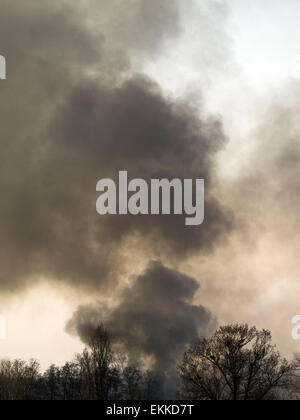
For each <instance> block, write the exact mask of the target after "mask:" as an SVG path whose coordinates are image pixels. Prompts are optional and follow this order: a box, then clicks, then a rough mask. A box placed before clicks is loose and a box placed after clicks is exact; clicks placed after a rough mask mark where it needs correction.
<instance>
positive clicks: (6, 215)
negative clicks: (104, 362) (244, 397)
mask: <svg viewBox="0 0 300 420" xmlns="http://www.w3.org/2000/svg"><path fill="white" fill-rule="evenodd" d="M179 4H180V2H179V1H178V0H162V1H161V0H153V1H152V0H151V2H150V1H148V0H132V1H126V2H125V1H120V0H113V1H111V0H109V1H108V0H101V1H99V0H98V1H97V2H94V1H92V0H91V1H88V0H86V1H85V0H82V1H74V2H70V1H63V2H61V1H53V2H51V4H50V3H49V2H47V3H46V2H41V1H37V0H27V1H26V3H25V2H24V4H23V3H22V4H20V2H16V0H2V3H1V15H0V40H1V48H2V50H1V54H4V55H5V56H6V58H7V62H8V79H7V81H5V83H4V84H2V83H1V87H0V88H1V101H0V118H1V128H0V130H1V136H0V143H1V156H0V175H1V176H0V189H1V207H0V231H1V236H0V265H1V273H0V287H1V290H2V291H7V290H12V291H15V290H16V289H23V288H24V287H32V286H34V284H35V282H36V281H37V279H38V278H40V277H42V278H46V279H48V280H49V281H50V279H53V280H55V281H60V282H63V283H66V284H68V285H71V286H73V287H76V288H81V289H83V290H93V291H94V292H96V293H97V296H99V295H102V296H107V295H110V294H111V293H112V290H113V291H115V289H116V286H117V285H118V283H119V282H121V281H122V279H123V275H125V274H126V272H125V266H127V267H128V265H130V264H131V272H132V271H133V270H132V267H133V263H131V259H132V257H134V256H135V254H137V253H139V254H140V255H141V259H142V260H143V264H144V265H145V261H149V260H151V259H157V258H158V259H159V260H161V261H163V263H164V264H166V265H168V266H173V267H174V266H175V267H176V266H177V263H178V262H180V261H182V260H184V259H185V258H187V257H189V256H191V255H193V254H194V253H196V252H199V253H201V254H207V253H209V252H210V251H212V250H213V248H214V246H216V245H217V244H219V243H220V241H223V240H226V238H227V235H228V234H229V233H230V232H231V231H232V229H233V227H234V219H233V216H232V214H231V213H230V212H229V211H228V210H227V209H226V208H225V207H224V206H223V205H222V203H221V202H220V201H218V199H217V198H216V194H215V188H216V181H217V177H216V170H215V162H216V157H217V154H218V152H219V151H220V150H221V149H222V148H223V147H224V146H225V144H226V137H225V135H224V133H223V129H222V124H221V121H220V120H219V119H218V118H214V117H207V116H203V115H201V112H200V111H199V110H198V109H194V108H193V107H192V106H191V105H189V104H187V103H184V102H183V101H181V100H175V99H174V98H173V97H171V96H170V95H167V94H166V93H164V92H163V91H162V90H161V88H160V87H159V86H158V85H157V84H156V83H155V82H153V81H151V80H150V79H149V78H148V77H147V76H145V75H142V74H139V72H137V71H136V67H135V65H136V64H137V63H138V62H142V61H143V59H144V58H145V57H147V58H148V59H149V57H151V59H153V58H154V56H155V54H161V53H162V52H163V47H165V46H166V45H167V44H168V42H170V39H174V37H176V36H177V35H178V34H179V30H180V13H179ZM119 170H127V171H128V172H129V176H130V177H131V178H134V177H138V178H144V179H147V180H149V179H151V178H162V177H167V178H205V181H206V209H205V211H206V219H205V223H204V225H202V226H200V227H195V228H193V227H186V226H185V223H184V221H185V220H184V219H185V218H184V217H181V216H176V217H158V216H157V217H151V216H149V217H144V216H143V217H132V216H126V217H125V216H122V217H118V216H117V217H113V216H112V217H102V218H101V217H100V216H98V215H97V213H96V209H95V204H96V199H97V193H96V183H97V181H98V180H99V179H100V178H106V177H112V178H115V177H116V176H117V174H118V171H119ZM132 242H134V244H135V245H134V246H133V247H132ZM173 264H174V265H173ZM140 268H141V267H139V268H136V271H135V273H136V275H137V273H139V272H140ZM197 289H198V284H197V282H196V281H195V280H193V279H190V278H188V277H185V276H183V275H182V274H180V273H179V272H176V271H172V270H170V269H167V268H164V266H163V265H160V264H158V263H157V264H153V265H151V266H150V268H149V269H148V271H146V272H145V273H144V274H143V275H141V276H140V277H137V278H136V279H135V281H134V282H133V285H132V288H131V289H130V290H127V291H125V293H124V295H123V296H122V297H121V300H120V304H119V306H117V308H116V309H115V310H114V311H108V312H105V313H104V314H102V313H101V311H100V312H99V311H98V310H96V311H95V310H94V308H93V307H91V308H90V309H89V308H84V309H80V310H79V311H78V312H77V314H76V315H75V316H74V318H73V320H72V322H71V323H70V325H71V326H72V329H73V331H74V330H75V331H78V333H79V334H80V336H81V338H82V339H86V333H84V331H88V329H89V328H92V327H93V326H94V319H95V317H96V318H97V319H98V318H101V321H102V320H103V319H102V318H103V316H104V318H105V319H104V322H105V323H106V326H107V327H108V329H109V330H110V331H111V334H112V335H113V337H114V341H115V342H116V343H118V344H119V345H122V346H123V347H124V348H125V350H126V352H127V353H128V354H130V356H131V357H132V359H141V360H142V359H143V358H145V357H146V356H151V357H152V359H153V360H152V361H153V365H154V367H155V368H156V369H161V370H163V371H164V372H165V373H167V374H169V375H173V372H174V367H175V364H176V360H177V359H178V357H179V355H181V353H182V352H183V350H184V348H185V346H186V345H187V344H188V343H190V342H192V341H193V340H194V339H195V338H197V337H198V336H199V335H202V334H204V335H205V334H206V333H208V332H209V328H210V325H211V322H212V317H211V315H210V314H209V313H208V312H207V311H206V310H205V309H204V308H203V307H202V306H195V305H193V302H192V300H193V298H194V295H195V293H196V291H197ZM100 315H101V316H100ZM102 315H103V316H102ZM82 319H83V320H84V322H83V323H82Z"/></svg>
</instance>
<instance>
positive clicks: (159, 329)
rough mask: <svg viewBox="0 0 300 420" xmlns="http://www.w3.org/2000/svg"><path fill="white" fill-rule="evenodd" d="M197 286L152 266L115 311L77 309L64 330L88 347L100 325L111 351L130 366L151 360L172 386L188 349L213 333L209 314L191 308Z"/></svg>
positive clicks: (167, 270)
mask: <svg viewBox="0 0 300 420" xmlns="http://www.w3.org/2000/svg"><path fill="white" fill-rule="evenodd" d="M198 289H199V284H198V283H197V281H196V280H194V279H192V278H190V277H187V276H185V275H183V274H181V273H179V272H177V271H174V270H170V269H168V268H166V267H164V266H162V265H161V264H160V263H158V262H153V263H151V264H150V266H149V267H148V269H147V271H145V272H144V273H143V274H142V275H140V276H139V277H138V278H137V279H136V281H135V283H134V285H133V286H132V287H131V288H128V289H127V290H126V291H125V292H124V294H123V296H122V299H121V301H120V303H119V305H118V306H117V308H116V309H114V310H112V311H109V310H107V309H106V308H97V307H96V306H83V307H80V308H78V310H77V312H76V313H75V314H74V316H73V318H72V319H71V320H70V321H69V323H68V325H67V330H68V331H69V332H71V333H73V334H75V335H79V337H80V338H81V340H82V341H83V342H85V343H87V344H88V343H89V341H90V338H91V336H92V335H93V332H94V330H95V328H96V327H97V326H98V325H99V324H100V323H102V322H103V323H104V324H105V326H106V327H107V328H108V331H109V333H110V335H111V338H112V342H113V344H114V346H117V347H119V348H120V349H121V350H122V351H124V352H125V353H126V354H127V355H128V356H129V360H130V361H132V362H137V361H139V362H141V363H142V364H143V363H144V362H145V360H151V368H152V369H154V370H157V371H160V372H163V373H164V374H166V375H167V376H168V377H169V379H171V380H173V381H174V378H175V375H176V366H177V363H178V361H179V360H180V358H181V356H182V354H183V353H184V350H185V348H186V346H187V345H189V344H191V343H193V342H194V341H196V340H197V339H198V338H199V337H201V336H207V335H208V334H210V333H211V332H212V331H213V328H214V327H215V325H216V324H215V320H214V319H213V317H212V315H211V314H210V312H209V311H208V310H207V309H205V308H204V307H203V306H201V305H195V304H193V298H194V296H195V293H196V292H197V291H198Z"/></svg>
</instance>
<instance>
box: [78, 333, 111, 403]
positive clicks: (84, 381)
mask: <svg viewBox="0 0 300 420" xmlns="http://www.w3.org/2000/svg"><path fill="white" fill-rule="evenodd" d="M113 361H114V359H113V353H112V349H111V343H110V339H109V335H108V332H107V330H106V329H105V328H104V326H103V325H100V326H99V327H98V328H96V330H95V332H94V334H93V335H92V336H91V339H90V342H89V348H88V349H85V350H84V352H83V353H82V354H81V355H78V356H77V362H78V364H79V367H80V378H81V398H82V399H84V400H108V399H109V396H110V391H111V389H112V387H113V385H114V383H115V380H116V378H115V376H116V370H115V368H114V366H113Z"/></svg>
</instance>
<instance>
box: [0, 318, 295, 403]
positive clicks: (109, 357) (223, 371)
mask: <svg viewBox="0 0 300 420" xmlns="http://www.w3.org/2000/svg"><path fill="white" fill-rule="evenodd" d="M271 338H272V337H271V333H270V332H269V331H267V330H262V331H259V330H258V329H257V328H255V327H253V328H250V327H249V326H248V325H237V324H236V325H228V326H224V327H221V328H219V329H218V330H217V331H216V333H215V334H214V335H213V336H212V337H210V338H202V339H199V341H198V342H197V343H195V344H194V345H193V346H191V347H190V348H188V349H187V351H186V352H185V354H184V355H183V358H182V361H180V362H179V364H178V366H177V367H176V369H177V372H178V377H179V378H180V386H179V387H178V393H177V399H185V400H298V399H300V376H299V371H300V356H295V358H294V360H292V361H288V360H286V359H284V358H282V357H281V356H280V354H279V352H278V351H277V349H276V347H275V346H274V345H273V344H272V342H271ZM165 379H166V373H165V372H157V371H152V370H146V369H144V368H143V367H142V366H140V365H139V364H132V363H130V362H129V361H128V359H127V357H126V356H125V355H122V354H118V353H116V352H114V351H113V348H112V345H111V341H110V338H109V333H108V332H107V330H106V329H105V327H104V326H103V325H100V326H99V327H98V328H97V329H96V330H95V333H94V335H93V336H92V337H91V339H90V342H89V345H88V346H87V348H86V349H85V350H84V351H83V352H82V353H81V354H78V355H76V357H75V359H74V360H73V361H72V362H67V363H65V365H64V366H62V367H57V366H55V365H52V366H50V367H49V369H48V370H47V371H46V372H44V373H41V369H40V365H39V363H38V362H37V361H36V360H30V361H29V362H24V361H21V360H15V361H9V360H2V361H1V362H0V399H1V400H65V401H72V400H102V401H106V400H160V399H163V395H164V390H163V388H164V380H165Z"/></svg>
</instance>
